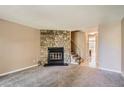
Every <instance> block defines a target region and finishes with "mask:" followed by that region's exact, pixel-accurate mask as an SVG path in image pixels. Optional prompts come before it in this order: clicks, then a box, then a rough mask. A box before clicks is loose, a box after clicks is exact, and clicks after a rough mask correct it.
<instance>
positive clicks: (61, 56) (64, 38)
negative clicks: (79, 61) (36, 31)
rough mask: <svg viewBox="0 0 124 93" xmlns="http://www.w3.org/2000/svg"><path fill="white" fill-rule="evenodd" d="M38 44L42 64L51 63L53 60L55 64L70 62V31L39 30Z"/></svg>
mask: <svg viewBox="0 0 124 93" xmlns="http://www.w3.org/2000/svg"><path fill="white" fill-rule="evenodd" d="M40 46H41V52H40V59H41V62H42V64H48V63H50V64H53V62H54V63H57V64H59V63H69V62H70V52H71V33H70V31H63V30H41V31H40ZM62 51H63V52H62Z"/></svg>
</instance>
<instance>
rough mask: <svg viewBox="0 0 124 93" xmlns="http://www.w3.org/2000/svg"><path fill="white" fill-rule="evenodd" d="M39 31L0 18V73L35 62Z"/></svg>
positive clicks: (37, 52)
mask: <svg viewBox="0 0 124 93" xmlns="http://www.w3.org/2000/svg"><path fill="white" fill-rule="evenodd" d="M39 56H40V31H39V30H36V29H33V28H30V27H26V26H23V25H19V24H15V23H11V22H8V21H5V20H1V19H0V74H1V73H5V72H9V71H13V70H16V69H20V68H24V67H28V66H31V65H34V64H37V62H36V61H37V60H38V58H39Z"/></svg>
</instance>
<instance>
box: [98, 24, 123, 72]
mask: <svg viewBox="0 0 124 93" xmlns="http://www.w3.org/2000/svg"><path fill="white" fill-rule="evenodd" d="M99 66H100V67H101V68H104V69H108V70H113V71H117V72H121V23H120V22H117V23H112V24H102V25H100V27H99Z"/></svg>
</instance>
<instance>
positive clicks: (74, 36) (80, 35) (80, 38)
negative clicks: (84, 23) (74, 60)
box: [71, 31, 86, 58]
mask: <svg viewBox="0 0 124 93" xmlns="http://www.w3.org/2000/svg"><path fill="white" fill-rule="evenodd" d="M85 39H86V37H85V33H84V32H81V31H74V32H71V40H72V42H73V43H72V44H71V47H72V50H74V48H76V49H77V48H78V49H77V50H80V56H81V57H82V58H85V57H86V40H85ZM74 44H75V45H74ZM77 53H78V52H77Z"/></svg>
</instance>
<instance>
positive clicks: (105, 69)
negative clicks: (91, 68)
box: [98, 67, 121, 74]
mask: <svg viewBox="0 0 124 93" xmlns="http://www.w3.org/2000/svg"><path fill="white" fill-rule="evenodd" d="M98 69H101V70H106V71H111V72H116V73H120V74H121V71H117V70H113V69H108V68H103V67H98Z"/></svg>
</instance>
